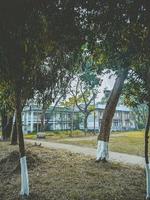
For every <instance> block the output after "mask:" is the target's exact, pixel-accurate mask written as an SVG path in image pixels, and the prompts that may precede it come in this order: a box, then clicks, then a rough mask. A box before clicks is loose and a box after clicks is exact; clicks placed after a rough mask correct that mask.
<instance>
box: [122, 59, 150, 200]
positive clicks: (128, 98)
mask: <svg viewBox="0 0 150 200" xmlns="http://www.w3.org/2000/svg"><path fill="white" fill-rule="evenodd" d="M137 59H138V58H137ZM136 62H137V61H136ZM133 68H134V71H133V72H132V73H131V74H130V78H129V81H128V83H127V84H126V87H125V102H126V104H127V105H129V106H132V107H137V106H139V105H142V104H143V103H144V104H145V105H147V110H148V115H147V122H146V126H145V163H146V185H147V197H146V199H150V167H149V158H148V139H149V131H150V85H149V79H150V68H149V61H148V63H147V64H146V65H145V63H144V65H142V63H141V65H140V67H139V66H134V67H133Z"/></svg>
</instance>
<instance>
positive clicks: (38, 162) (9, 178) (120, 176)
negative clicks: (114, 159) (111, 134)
mask: <svg viewBox="0 0 150 200" xmlns="http://www.w3.org/2000/svg"><path fill="white" fill-rule="evenodd" d="M8 147H9V146H8V145H6V143H5V145H3V143H2V142H1V143H0V152H1V154H0V162H1V161H2V160H3V161H4V159H5V163H4V162H3V165H4V164H5V167H7V164H8V165H9V166H10V165H11V166H15V165H17V160H16V158H14V159H11V160H9V162H8V161H7V159H8V158H10V155H11V154H13V155H14V153H12V152H14V150H15V151H16V147H15V149H14V147H12V149H11V148H10V149H9V151H8ZM2 152H3V153H2ZM27 152H29V153H28V154H27V157H28V158H27V160H28V165H29V177H30V197H29V198H28V199H29V200H50V199H51V200H58V199H60V200H91V199H92V200H133V199H134V200H141V199H144V196H145V177H144V170H142V169H139V168H135V167H132V168H131V167H128V166H122V165H119V164H116V163H95V162H94V160H93V159H92V158H91V157H85V156H83V155H79V154H72V153H69V152H66V151H62V150H50V149H46V148H43V147H37V146H31V145H29V146H27ZM2 154H3V156H2ZM16 156H18V155H17V154H16ZM31 158H32V159H33V158H34V159H33V160H32V159H31ZM31 160H32V162H33V161H34V167H30V165H32V162H30V161H31ZM7 169H8V170H7V172H6V171H5V173H3V171H2V170H1V171H0V180H1V183H0V199H1V200H5V199H7V200H16V199H19V197H18V194H19V190H20V175H19V173H18V172H17V173H16V172H13V171H11V168H10V167H8V168H7Z"/></svg>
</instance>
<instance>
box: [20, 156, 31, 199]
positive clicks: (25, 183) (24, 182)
mask: <svg viewBox="0 0 150 200" xmlns="http://www.w3.org/2000/svg"><path fill="white" fill-rule="evenodd" d="M20 164H21V192H20V195H22V196H28V195H29V178H28V168H27V160H26V156H24V157H22V158H20Z"/></svg>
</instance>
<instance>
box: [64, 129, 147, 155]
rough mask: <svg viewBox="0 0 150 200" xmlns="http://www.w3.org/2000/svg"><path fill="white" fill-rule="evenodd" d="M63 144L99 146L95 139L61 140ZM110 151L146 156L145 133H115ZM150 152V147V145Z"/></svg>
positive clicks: (111, 139) (112, 136) (111, 138)
mask: <svg viewBox="0 0 150 200" xmlns="http://www.w3.org/2000/svg"><path fill="white" fill-rule="evenodd" d="M61 142H62V143H69V144H75V145H80V146H88V147H94V148H96V146H97V141H96V140H95V138H94V139H93V140H80V139H77V140H73V141H71V140H69V141H68V140H66V139H64V140H61ZM109 149H110V151H114V152H120V153H128V154H134V155H139V156H144V132H142V131H135V132H122V133H120V134H119V133H117V134H116V133H113V134H112V135H111V137H110V142H109ZM149 152H150V145H149Z"/></svg>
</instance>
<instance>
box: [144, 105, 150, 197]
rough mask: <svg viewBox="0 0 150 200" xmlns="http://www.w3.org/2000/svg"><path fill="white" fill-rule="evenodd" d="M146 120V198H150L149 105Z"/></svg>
mask: <svg viewBox="0 0 150 200" xmlns="http://www.w3.org/2000/svg"><path fill="white" fill-rule="evenodd" d="M148 109H149V110H148V120H147V125H146V128H145V168H146V192H147V196H146V199H147V200H150V165H149V158H148V139H149V130H150V105H149V107H148Z"/></svg>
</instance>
